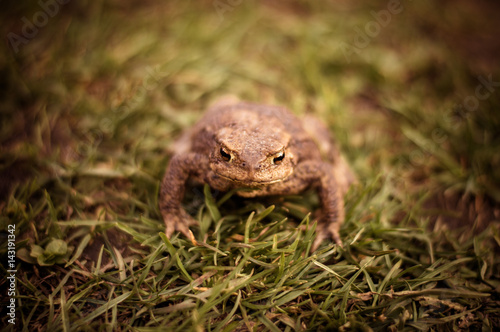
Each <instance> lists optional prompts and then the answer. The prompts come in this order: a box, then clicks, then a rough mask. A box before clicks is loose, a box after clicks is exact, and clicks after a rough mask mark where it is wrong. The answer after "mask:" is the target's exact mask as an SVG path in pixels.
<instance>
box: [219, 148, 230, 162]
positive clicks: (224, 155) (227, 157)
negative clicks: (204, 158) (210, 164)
mask: <svg viewBox="0 0 500 332" xmlns="http://www.w3.org/2000/svg"><path fill="white" fill-rule="evenodd" d="M220 155H221V157H222V160H224V161H231V154H230V153H229V152H228V151H227V150H226V149H224V148H220Z"/></svg>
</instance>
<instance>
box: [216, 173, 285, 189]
mask: <svg viewBox="0 0 500 332" xmlns="http://www.w3.org/2000/svg"><path fill="white" fill-rule="evenodd" d="M217 175H218V176H220V177H221V178H223V179H225V180H229V181H231V182H235V183H238V184H241V185H244V186H246V187H263V186H266V185H269V184H273V183H278V182H283V181H285V180H286V179H287V178H288V176H285V177H283V178H279V179H274V180H264V181H255V180H242V179H235V178H232V177H229V176H227V175H223V174H219V173H217Z"/></svg>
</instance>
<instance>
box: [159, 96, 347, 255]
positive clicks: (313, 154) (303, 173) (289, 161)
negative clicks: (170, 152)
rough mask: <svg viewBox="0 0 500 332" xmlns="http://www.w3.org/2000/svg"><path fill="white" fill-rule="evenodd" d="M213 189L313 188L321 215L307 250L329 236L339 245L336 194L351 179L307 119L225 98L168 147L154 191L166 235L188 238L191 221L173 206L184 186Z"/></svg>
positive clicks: (339, 197)
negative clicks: (195, 184)
mask: <svg viewBox="0 0 500 332" xmlns="http://www.w3.org/2000/svg"><path fill="white" fill-rule="evenodd" d="M188 179H194V180H195V181H196V182H198V183H207V184H209V185H210V187H212V188H213V189H216V190H219V191H228V190H231V189H234V188H250V189H253V190H250V191H237V194H238V195H240V196H243V197H256V196H264V195H285V194H297V193H300V192H302V191H304V190H306V189H307V188H311V187H313V188H316V189H317V191H318V193H319V197H320V200H321V205H322V209H321V214H320V217H319V222H318V227H317V237H316V240H315V242H314V245H313V248H317V247H318V245H319V244H320V242H321V241H322V240H324V239H325V238H327V237H331V238H332V239H333V240H334V241H335V242H336V243H338V244H341V243H342V242H341V240H340V237H339V228H340V225H341V223H342V222H343V220H344V201H343V194H344V193H345V192H346V191H347V189H348V187H349V185H350V184H351V183H352V182H353V179H354V177H353V174H352V173H351V171H350V170H349V168H348V165H347V163H346V162H345V160H344V159H343V158H342V157H341V155H340V153H339V150H338V148H337V146H336V144H335V142H334V140H333V139H332V138H331V136H330V134H329V132H328V129H327V128H326V127H325V126H324V125H323V124H322V123H321V122H319V121H318V120H316V119H315V118H313V117H305V118H304V119H298V118H297V117H296V116H294V115H293V114H292V113H291V112H290V111H288V110H287V109H285V108H282V107H277V106H267V105H258V104H252V103H247V102H239V101H237V100H235V99H232V98H226V99H224V100H222V101H220V102H218V103H216V104H215V105H214V106H212V107H211V108H210V109H209V110H208V111H207V112H206V114H205V115H204V117H203V118H202V119H201V120H200V121H199V122H198V123H197V124H196V125H195V126H194V127H192V128H191V129H190V130H188V131H186V132H185V133H184V134H183V135H182V136H181V138H180V139H179V140H178V142H177V143H176V144H175V154H174V156H173V157H172V159H171V160H170V163H169V165H168V167H167V170H166V173H165V176H164V178H163V182H162V185H161V190H160V203H159V205H160V210H161V212H162V214H163V219H164V221H165V225H166V235H167V236H168V237H170V236H171V235H172V233H173V232H174V231H176V230H177V231H180V232H181V233H183V234H184V235H186V236H187V237H188V238H189V237H191V236H190V231H189V226H192V225H195V224H196V223H197V222H196V221H195V220H194V219H193V218H192V217H191V216H190V215H189V214H188V213H187V212H186V211H185V210H184V209H183V208H182V207H181V201H182V199H183V196H184V189H185V185H186V181H187V180H188Z"/></svg>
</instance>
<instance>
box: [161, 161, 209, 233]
mask: <svg viewBox="0 0 500 332" xmlns="http://www.w3.org/2000/svg"><path fill="white" fill-rule="evenodd" d="M207 165H208V160H207V158H206V157H205V156H203V155H200V154H196V153H186V154H178V155H174V156H173V157H172V159H171V160H170V163H169V164H168V167H167V170H166V172H165V176H164V177H163V181H162V183H161V188H160V197H159V206H160V211H161V213H162V215H163V221H164V222H165V234H166V235H167V237H169V238H170V237H171V236H172V234H173V232H174V231H179V232H181V233H182V234H184V235H185V236H186V237H188V238H190V237H191V234H190V230H189V226H192V225H196V223H197V222H196V220H194V219H193V218H192V217H191V216H190V215H189V214H188V213H187V212H186V211H185V210H184V209H183V208H182V206H181V203H182V199H183V198H184V191H185V186H186V181H187V180H188V179H189V177H191V176H194V175H197V174H200V173H201V172H203V170H206V169H207V168H208V166H207Z"/></svg>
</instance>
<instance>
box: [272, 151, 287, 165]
mask: <svg viewBox="0 0 500 332" xmlns="http://www.w3.org/2000/svg"><path fill="white" fill-rule="evenodd" d="M284 158H285V151H281V152H280V153H278V154H277V155H276V156H275V157H274V158H273V164H275V165H279V164H281V162H282V161H283V159H284Z"/></svg>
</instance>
